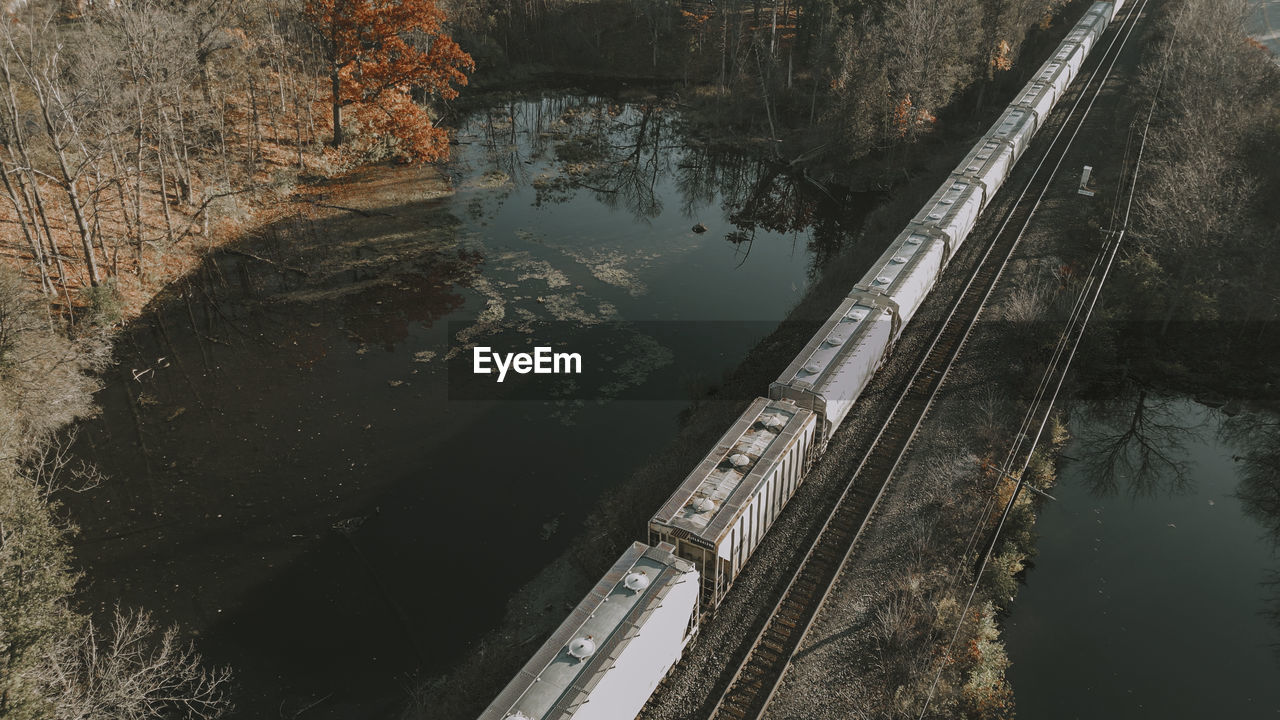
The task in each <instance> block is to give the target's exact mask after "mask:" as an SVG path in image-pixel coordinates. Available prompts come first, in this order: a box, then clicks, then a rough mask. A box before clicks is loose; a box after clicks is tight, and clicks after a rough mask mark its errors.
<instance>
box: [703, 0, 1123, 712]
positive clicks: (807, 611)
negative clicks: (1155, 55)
mask: <svg viewBox="0 0 1280 720" xmlns="http://www.w3.org/2000/svg"><path fill="white" fill-rule="evenodd" d="M1147 1H1148V0H1142V2H1141V3H1140V4H1138V3H1135V4H1134V5H1133V6H1131V7H1129V8H1128V9H1127V10H1125V11H1123V12H1124V13H1125V15H1124V18H1123V20H1122V21H1121V23H1120V24H1119V26H1117V27H1115V28H1112V29H1110V30H1109V31H1108V34H1109V35H1110V39H1109V41H1108V40H1107V35H1104V36H1103V37H1102V38H1100V39H1099V45H1101V44H1103V43H1104V42H1109V44H1108V45H1107V47H1106V50H1105V51H1104V52H1103V53H1102V54H1101V56H1100V57H1099V58H1098V60H1097V62H1096V64H1095V65H1094V69H1093V70H1092V71H1091V72H1090V74H1089V78H1088V80H1087V81H1086V82H1085V84H1084V86H1083V87H1082V89H1081V91H1080V93H1079V95H1078V96H1077V97H1076V100H1075V102H1074V103H1073V105H1072V106H1071V109H1070V111H1069V113H1068V115H1067V117H1066V119H1065V120H1064V121H1063V123H1062V124H1061V125H1060V126H1059V128H1058V130H1057V131H1056V133H1055V134H1054V136H1053V139H1052V140H1051V141H1050V143H1049V146H1048V148H1047V149H1045V151H1044V154H1043V155H1042V157H1041V160H1040V162H1039V164H1038V165H1037V166H1036V169H1035V171H1034V172H1033V173H1032V175H1031V178H1030V179H1029V180H1028V181H1027V184H1026V185H1025V186H1024V187H1023V189H1022V191H1021V193H1020V194H1019V196H1018V198H1017V200H1016V201H1015V202H1014V204H1013V206H1012V207H1011V208H1010V209H1009V210H1008V211H1007V213H1006V215H1005V217H1004V218H1003V220H1002V221H1001V223H1000V226H999V228H998V229H997V231H996V232H995V236H994V239H993V240H992V241H991V242H990V244H989V245H988V247H987V248H986V251H985V253H984V254H983V256H982V259H981V260H980V261H979V262H978V265H977V268H976V269H975V270H974V271H973V273H972V275H970V277H969V279H968V281H967V282H966V284H965V286H964V289H963V291H962V292H961V294H960V296H959V298H958V299H957V300H956V301H955V303H954V304H953V305H952V306H951V308H950V311H949V313H948V315H947V318H946V320H945V321H944V322H943V324H942V326H941V328H940V329H939V330H938V331H937V332H936V334H935V335H934V337H933V339H932V341H931V342H930V345H929V349H928V350H927V351H926V353H925V359H924V361H923V362H922V363H921V364H920V365H919V366H918V367H917V368H916V370H915V372H914V373H913V374H912V376H911V378H910V380H909V381H908V382H907V386H906V389H905V390H904V391H903V392H902V394H901V395H900V396H899V397H898V399H897V402H896V403H895V404H894V407H893V410H892V411H890V415H889V419H888V420H887V421H886V422H885V424H884V425H883V426H882V427H881V429H880V431H879V433H878V434H877V435H876V438H875V440H874V441H873V442H872V444H871V448H870V449H869V450H868V451H867V453H866V455H864V456H863V458H862V460H861V461H860V462H859V464H858V467H857V469H856V470H855V471H854V473H853V476H852V478H851V479H850V481H849V483H848V485H847V487H846V488H845V491H844V492H843V494H842V495H841V497H840V499H839V500H838V501H837V502H836V505H835V508H834V509H833V510H832V511H831V514H830V515H829V516H828V517H827V519H826V521H825V523H824V524H823V526H822V529H821V531H820V532H819V534H818V537H817V540H816V541H815V542H814V544H813V545H812V547H810V549H809V552H808V554H807V555H806V556H805V558H804V560H803V561H802V562H801V564H800V567H799V569H797V570H796V572H795V574H794V575H793V576H792V578H791V580H790V582H789V583H788V585H787V588H786V590H785V591H784V592H783V595H782V599H781V600H779V601H778V604H777V605H776V606H775V607H774V609H773V611H772V612H771V614H770V616H769V619H768V620H767V621H766V623H765V626H764V628H763V629H762V630H761V631H760V633H759V634H758V635H757V636H756V638H755V640H754V642H752V644H751V646H750V648H749V650H748V651H747V653H746V655H745V657H743V658H742V659H741V661H740V664H739V666H738V669H737V671H736V672H735V673H734V675H733V677H732V679H731V680H730V681H729V685H728V687H727V688H726V690H725V691H724V693H723V694H722V695H721V696H720V699H719V701H718V702H717V703H716V705H715V708H714V710H713V711H712V713H711V718H712V719H713V720H757V719H758V718H760V717H762V716H763V715H764V711H765V708H766V707H767V706H768V704H769V702H770V700H772V699H773V696H774V693H775V692H776V691H777V689H778V687H779V685H780V684H781V681H782V677H783V675H784V674H785V672H786V670H787V668H788V666H789V665H790V663H791V658H792V657H793V656H794V654H795V652H796V651H797V650H798V649H799V647H800V644H801V642H802V641H803V639H804V637H805V635H806V634H807V633H808V631H809V628H810V627H811V626H812V625H813V622H814V620H815V619H816V618H817V616H818V613H819V611H820V610H821V609H822V606H823V604H824V603H825V601H826V599H827V597H828V595H829V594H830V592H831V589H832V587H833V586H834V584H835V581H836V579H837V578H838V577H839V576H840V573H841V571H842V569H843V568H844V566H845V564H846V562H847V561H848V559H849V557H850V556H851V555H852V554H853V552H854V550H855V549H856V547H857V545H858V542H859V540H860V539H861V537H862V534H863V530H864V529H865V528H866V527H867V526H868V525H869V524H870V522H871V519H872V518H873V517H874V514H875V511H876V508H877V506H878V505H879V501H880V499H881V498H882V497H883V496H884V494H885V491H886V490H887V488H888V487H889V484H890V481H891V479H892V478H893V475H894V472H895V471H896V470H897V468H898V465H899V464H900V463H901V461H902V458H903V457H904V456H905V455H906V452H907V449H908V448H909V447H910V446H911V442H912V440H914V438H915V436H916V432H917V431H918V430H919V428H920V425H921V424H922V423H923V422H924V419H925V417H926V416H927V414H928V412H929V409H930V408H931V407H932V405H933V402H934V400H935V398H936V397H937V395H938V391H939V390H940V389H941V387H942V385H943V383H944V381H945V380H946V377H947V374H948V372H949V371H950V369H951V366H952V364H953V363H954V362H955V360H956V358H957V357H959V355H960V353H961V351H962V350H963V349H964V346H965V343H966V341H967V340H968V338H969V334H970V332H971V331H972V329H973V327H974V326H975V325H976V323H977V321H978V318H979V316H980V315H981V313H982V310H983V308H984V307H985V306H986V304H987V301H988V300H989V299H990V297H991V294H992V292H993V291H994V289H995V286H996V284H997V282H998V281H999V279H1000V276H1001V275H1002V274H1003V272H1004V269H1005V267H1006V266H1007V265H1008V262H1009V259H1010V257H1011V256H1012V255H1013V251H1014V250H1015V249H1016V248H1017V246H1018V242H1019V241H1020V240H1021V238H1022V235H1023V233H1024V232H1025V231H1026V228H1027V226H1028V225H1030V222H1031V218H1032V217H1033V215H1034V214H1035V211H1036V208H1037V207H1038V206H1039V204H1040V201H1041V199H1043V197H1044V195H1045V193H1046V192H1047V191H1048V188H1049V185H1050V183H1052V182H1053V179H1054V178H1055V177H1056V175H1057V171H1058V169H1059V168H1060V167H1061V165H1062V162H1063V159H1064V158H1065V157H1066V154H1067V152H1068V150H1070V148H1071V145H1072V143H1073V142H1074V140H1075V139H1076V136H1077V135H1078V133H1079V131H1080V128H1081V126H1082V125H1083V123H1084V120H1085V118H1086V117H1087V116H1088V114H1089V111H1090V110H1091V109H1092V107H1093V103H1094V100H1096V99H1097V97H1098V95H1099V93H1100V92H1101V90H1102V87H1103V86H1104V85H1105V83H1106V81H1107V79H1108V78H1109V77H1110V75H1111V70H1112V68H1113V67H1114V66H1115V64H1116V60H1117V58H1118V57H1119V55H1120V52H1121V51H1122V50H1123V49H1124V47H1125V44H1126V43H1127V41H1128V39H1129V36H1130V35H1131V34H1132V33H1133V29H1134V27H1135V26H1136V24H1137V22H1138V19H1139V18H1140V16H1141V14H1142V11H1143V10H1144V9H1145V7H1146V4H1147ZM1086 65H1087V63H1086ZM1083 71H1084V68H1082V72H1083ZM1086 97H1087V98H1088V102H1087V103H1086V102H1084V100H1085V98H1086Z"/></svg>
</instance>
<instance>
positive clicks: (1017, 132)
mask: <svg viewBox="0 0 1280 720" xmlns="http://www.w3.org/2000/svg"><path fill="white" fill-rule="evenodd" d="M1035 134H1036V120H1035V115H1033V114H1032V113H1031V111H1030V110H1028V109H1026V108H1023V107H1018V106H1016V105H1010V106H1009V107H1008V109H1006V110H1005V111H1004V113H1003V114H1002V115H1000V119H999V120H996V124H995V125H993V126H991V130H990V131H989V132H988V133H987V134H986V135H985V136H984V137H986V138H987V139H988V140H995V141H997V142H1003V143H1007V144H1008V145H1009V149H1010V150H1011V151H1012V152H1013V162H1015V163H1016V162H1018V159H1019V158H1021V157H1022V154H1023V153H1025V152H1026V151H1027V148H1028V147H1029V146H1030V145H1031V138H1032V136H1033V135H1035Z"/></svg>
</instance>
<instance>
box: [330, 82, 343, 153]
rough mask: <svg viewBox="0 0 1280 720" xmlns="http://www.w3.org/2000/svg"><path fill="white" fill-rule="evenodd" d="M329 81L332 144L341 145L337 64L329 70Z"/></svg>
mask: <svg viewBox="0 0 1280 720" xmlns="http://www.w3.org/2000/svg"><path fill="white" fill-rule="evenodd" d="M329 82H330V83H331V84H332V92H333V146H334V147H341V146H342V95H341V93H342V80H341V78H339V77H338V66H337V65H334V66H333V68H332V69H331V70H330V71H329Z"/></svg>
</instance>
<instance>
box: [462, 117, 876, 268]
mask: <svg viewBox="0 0 1280 720" xmlns="http://www.w3.org/2000/svg"><path fill="white" fill-rule="evenodd" d="M471 127H472V128H474V132H476V133H477V135H478V136H479V138H480V142H481V143H482V145H483V147H484V148H485V150H486V162H487V163H488V164H489V166H490V167H489V168H488V172H489V173H500V174H501V175H503V176H505V177H506V178H509V179H510V181H511V183H512V184H513V186H515V187H522V186H530V187H532V188H533V189H534V190H535V193H536V200H535V203H536V204H538V205H546V204H557V203H565V202H568V201H570V200H572V199H573V198H574V197H575V196H576V195H577V194H578V192H579V191H583V190H585V191H587V192H590V193H591V194H592V196H593V197H594V198H595V200H596V201H598V202H599V203H601V204H603V205H605V206H607V207H610V208H619V209H623V210H626V211H627V212H628V213H630V214H631V215H632V216H633V217H634V218H635V219H636V220H638V221H641V222H647V221H650V220H652V219H653V218H656V217H658V216H659V215H660V214H661V213H662V211H663V193H662V189H661V188H660V187H659V186H660V182H661V181H662V180H663V179H664V178H668V177H670V178H672V183H673V185H674V188H675V190H676V191H677V192H678V193H679V197H680V212H681V214H682V215H684V216H685V217H687V218H689V219H690V220H691V222H692V221H693V220H695V219H697V218H698V217H699V216H700V215H701V214H702V213H705V212H707V211H708V210H710V209H712V205H713V204H714V203H716V202H717V199H719V200H720V207H719V208H717V209H718V210H719V211H721V212H723V213H724V216H725V217H726V218H727V219H728V221H729V223H730V224H731V225H732V226H733V229H732V230H730V231H728V232H727V233H726V235H725V240H726V241H727V242H730V243H732V244H733V245H734V246H735V247H737V248H738V250H739V253H740V255H741V256H742V260H745V256H746V255H747V254H748V253H749V252H750V248H751V244H752V242H753V241H754V240H755V237H756V232H757V230H761V229H763V230H767V231H770V232H774V233H782V234H792V235H798V234H799V233H801V232H803V231H805V230H811V232H810V237H809V239H808V243H809V245H810V247H809V248H808V249H809V251H810V252H812V253H813V257H814V264H813V267H814V270H816V269H818V268H821V267H822V266H823V265H824V263H825V262H826V260H828V259H829V258H830V257H832V256H833V255H835V254H836V253H837V252H838V251H839V250H840V249H841V247H842V245H843V240H844V238H846V237H848V236H849V235H850V234H851V233H849V232H848V230H847V228H846V227H845V226H844V222H845V221H846V220H848V219H850V218H852V217H853V214H854V213H857V212H859V211H862V210H865V209H866V207H865V205H866V203H865V201H864V202H858V199H857V198H856V197H855V196H853V195H851V194H849V193H847V192H845V191H843V190H839V191H836V192H835V193H833V191H831V190H829V189H827V188H824V187H821V186H820V185H818V184H817V183H815V182H813V181H811V180H809V179H807V178H805V177H804V176H803V175H798V174H796V173H793V172H790V168H788V167H787V166H785V165H781V164H779V163H777V162H774V161H770V160H765V159H762V158H754V157H749V156H747V155H744V154H741V153H737V152H727V151H724V150H722V149H719V148H716V147H713V146H710V145H707V144H705V143H702V142H700V141H698V140H697V139H694V138H691V137H689V133H688V131H687V129H686V128H685V126H684V123H682V121H681V120H680V116H679V112H678V111H675V110H673V109H672V107H671V106H670V105H669V104H667V103H662V102H644V103H634V104H620V103H617V102H614V101H611V100H608V99H604V98H599V97H583V96H572V95H563V96H558V97H549V98H544V99H541V100H538V101H515V102H511V103H508V104H507V105H506V106H504V107H502V108H500V109H499V108H490V109H488V110H487V111H485V113H484V114H483V116H479V117H475V118H473V119H472V123H471ZM544 159H553V160H554V166H553V167H554V169H553V170H551V171H543V172H541V173H539V172H538V171H537V170H536V169H534V168H535V167H536V165H535V164H536V162H537V161H539V160H544Z"/></svg>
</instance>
